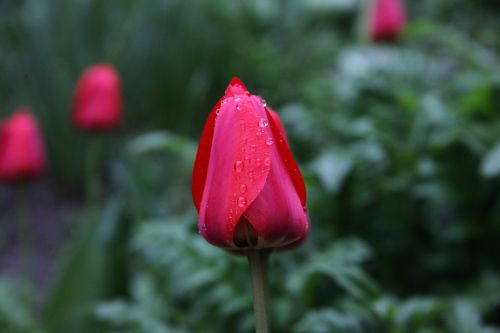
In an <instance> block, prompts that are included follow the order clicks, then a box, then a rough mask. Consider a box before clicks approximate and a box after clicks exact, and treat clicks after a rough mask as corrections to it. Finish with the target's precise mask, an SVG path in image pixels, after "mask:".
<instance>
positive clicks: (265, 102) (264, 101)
mask: <svg viewBox="0 0 500 333" xmlns="http://www.w3.org/2000/svg"><path fill="white" fill-rule="evenodd" d="M260 102H261V103H262V106H264V107H266V106H267V101H266V100H265V99H263V98H262V97H261V98H260Z"/></svg>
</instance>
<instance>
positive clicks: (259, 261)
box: [247, 250, 269, 333]
mask: <svg viewBox="0 0 500 333" xmlns="http://www.w3.org/2000/svg"><path fill="white" fill-rule="evenodd" d="M247 256H248V263H249V265H250V274H251V276H252V289H253V308H254V313H255V321H256V325H255V332H256V333H268V332H269V320H268V299H267V266H268V262H269V251H267V250H248V252H247Z"/></svg>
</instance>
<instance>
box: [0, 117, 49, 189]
mask: <svg viewBox="0 0 500 333" xmlns="http://www.w3.org/2000/svg"><path fill="white" fill-rule="evenodd" d="M45 168H46V157H45V149H44V144H43V139H42V135H41V133H40V130H39V128H38V124H37V121H36V119H35V117H34V116H33V115H32V114H31V112H30V111H29V110H28V108H25V107H22V108H19V109H18V110H17V111H16V112H15V113H14V114H13V115H12V116H11V117H10V118H8V119H6V120H5V121H4V122H3V123H2V124H1V125H0V181H2V182H17V181H23V180H28V179H32V178H36V177H38V176H40V175H41V174H42V172H43V171H44V170H45Z"/></svg>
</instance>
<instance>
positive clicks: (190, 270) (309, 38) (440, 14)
mask: <svg viewBox="0 0 500 333" xmlns="http://www.w3.org/2000/svg"><path fill="white" fill-rule="evenodd" d="M359 5H360V1H356V0H343V1H339V0H314V1H313V0H310V1H306V0H292V1H285V0H277V1H267V0H254V1H251V2H243V1H242V2H237V1H223V0H214V1H210V2H208V1H203V0H193V1H180V0H178V1H173V0H171V1H97V0H92V1H83V0H75V1H63V0H52V1H49V0H45V1H40V0H23V1H0V41H1V45H2V49H1V51H0V64H1V65H0V112H1V114H3V115H5V114H7V113H8V112H10V111H11V110H12V109H13V108H14V107H15V106H16V105H18V104H28V105H30V106H31V107H32V108H33V110H34V111H35V112H36V113H37V114H38V115H39V117H40V119H41V121H42V123H43V127H44V129H45V133H46V137H47V144H48V147H49V150H50V154H51V164H52V166H51V170H52V175H53V177H54V178H56V179H58V180H59V182H60V183H61V184H66V185H79V182H80V179H81V173H82V170H81V165H82V159H83V157H82V154H81V151H82V150H83V149H85V144H86V138H85V137H84V136H83V135H81V134H78V133H75V132H74V131H73V130H72V129H71V128H70V127H69V126H68V124H67V118H68V117H67V114H68V110H69V105H70V100H71V94H72V88H73V84H74V82H75V79H76V78H77V76H78V74H79V72H80V71H81V70H82V69H83V67H84V66H86V65H88V64H91V63H93V62H96V61H103V60H104V61H110V62H112V63H114V64H116V65H117V67H118V68H119V69H120V71H121V73H122V76H123V81H124V91H125V99H126V112H127V115H126V122H125V125H124V128H123V132H122V133H117V134H115V135H113V139H111V141H109V142H107V143H108V144H109V146H110V147H109V148H110V149H109V151H110V152H111V151H112V150H111V147H113V148H115V147H116V149H115V150H114V153H110V154H109V156H108V158H107V164H106V167H107V173H108V174H109V175H110V176H109V177H108V178H109V180H108V189H109V197H108V198H107V200H106V202H105V203H103V204H102V207H103V208H102V209H98V210H97V211H95V210H94V211H92V212H91V213H88V214H87V215H86V216H85V217H84V220H85V221H86V222H87V223H82V225H83V230H82V231H81V233H77V234H76V235H75V240H74V241H73V242H71V244H69V250H68V251H67V253H66V255H65V256H64V258H63V259H62V263H61V265H60V269H59V274H58V276H57V278H56V279H55V283H54V286H53V290H52V294H51V295H50V297H48V299H47V301H46V304H44V306H43V310H41V311H40V313H37V312H33V311H31V310H30V309H33V306H32V304H31V303H30V300H29V297H28V298H27V296H26V293H25V292H24V291H22V290H21V289H18V288H14V287H12V286H11V284H12V282H10V281H8V280H3V279H2V280H0V328H1V332H2V333H3V332H7V333H17V332H39V331H43V332H46V333H59V332H61V333H62V332H74V333H78V332H89V331H91V332H121V333H142V332H144V333H146V332H148V333H156V332H158V333H169V332H226V331H227V330H228V328H231V332H250V331H252V327H253V319H252V314H251V296H250V286H249V281H248V278H247V274H248V272H247V267H246V261H245V260H244V259H243V258H240V257H235V256H232V255H229V254H227V253H225V252H223V251H222V250H220V249H217V248H213V247H211V246H210V245H208V244H207V243H206V242H205V241H204V240H203V239H202V237H201V236H199V235H198V234H197V230H196V215H195V211H194V208H193V207H192V204H191V198H190V176H191V166H192V161H193V157H194V153H195V149H196V138H198V137H199V135H200V133H201V128H202V125H203V122H204V120H205V119H206V116H207V114H208V112H209V110H210V108H211V107H212V106H213V105H214V104H215V102H216V100H217V99H218V97H219V96H220V95H222V93H223V90H224V88H225V85H226V84H227V82H228V81H229V79H230V78H231V76H233V75H237V76H240V77H241V78H242V79H243V80H244V81H245V83H247V85H248V87H249V89H250V90H251V91H252V92H254V93H256V94H259V95H262V96H263V97H265V98H266V99H267V101H268V103H269V105H270V106H271V107H273V108H274V109H276V110H277V111H278V112H279V113H280V115H281V116H282V118H283V120H284V123H285V126H286V128H287V131H288V134H289V137H290V140H291V144H292V149H293V151H294V153H295V155H296V156H297V159H298V160H299V163H300V165H301V169H302V171H303V174H304V176H305V178H306V182H307V188H308V196H309V199H308V208H309V211H310V214H311V220H312V228H311V235H310V237H309V239H308V241H307V242H306V243H305V244H304V245H303V246H301V247H300V248H299V249H297V250H294V251H291V252H287V253H280V254H276V255H274V256H273V258H272V269H271V290H272V299H273V309H272V311H273V313H272V318H273V331H274V332H307V333H310V332H313V333H316V332H318V333H320V332H321V333H322V332H325V333H326V332H334V333H335V332H339V333H341V332H354V333H356V332H389V333H403V332H408V333H413V332H415V333H441V332H443V333H444V332H451V333H476V332H477V333H494V332H500V246H499V245H498V236H499V235H500V178H499V176H500V115H499V113H498V112H500V40H499V39H498V31H499V29H500V20H499V16H500V6H499V5H498V3H497V2H496V1H493V0H481V1H466V0H440V1H436V0H421V1H418V2H417V1H414V2H410V1H407V5H408V13H409V17H410V25H409V26H408V28H407V30H406V33H405V35H404V36H403V37H402V39H401V40H400V41H399V42H397V43H393V44H378V45H373V44H362V43H359V42H357V13H358V10H359ZM145 130H147V132H146V133H145V134H144V133H142V132H144V131H145ZM139 133H142V134H139ZM17 290H20V292H16V291H17ZM28 295H29V293H28ZM39 322H40V324H38V323H39ZM4 327H5V328H4Z"/></svg>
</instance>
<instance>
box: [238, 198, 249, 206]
mask: <svg viewBox="0 0 500 333" xmlns="http://www.w3.org/2000/svg"><path fill="white" fill-rule="evenodd" d="M246 204H247V199H245V197H239V198H238V207H240V208H243V207H245V206H246Z"/></svg>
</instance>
